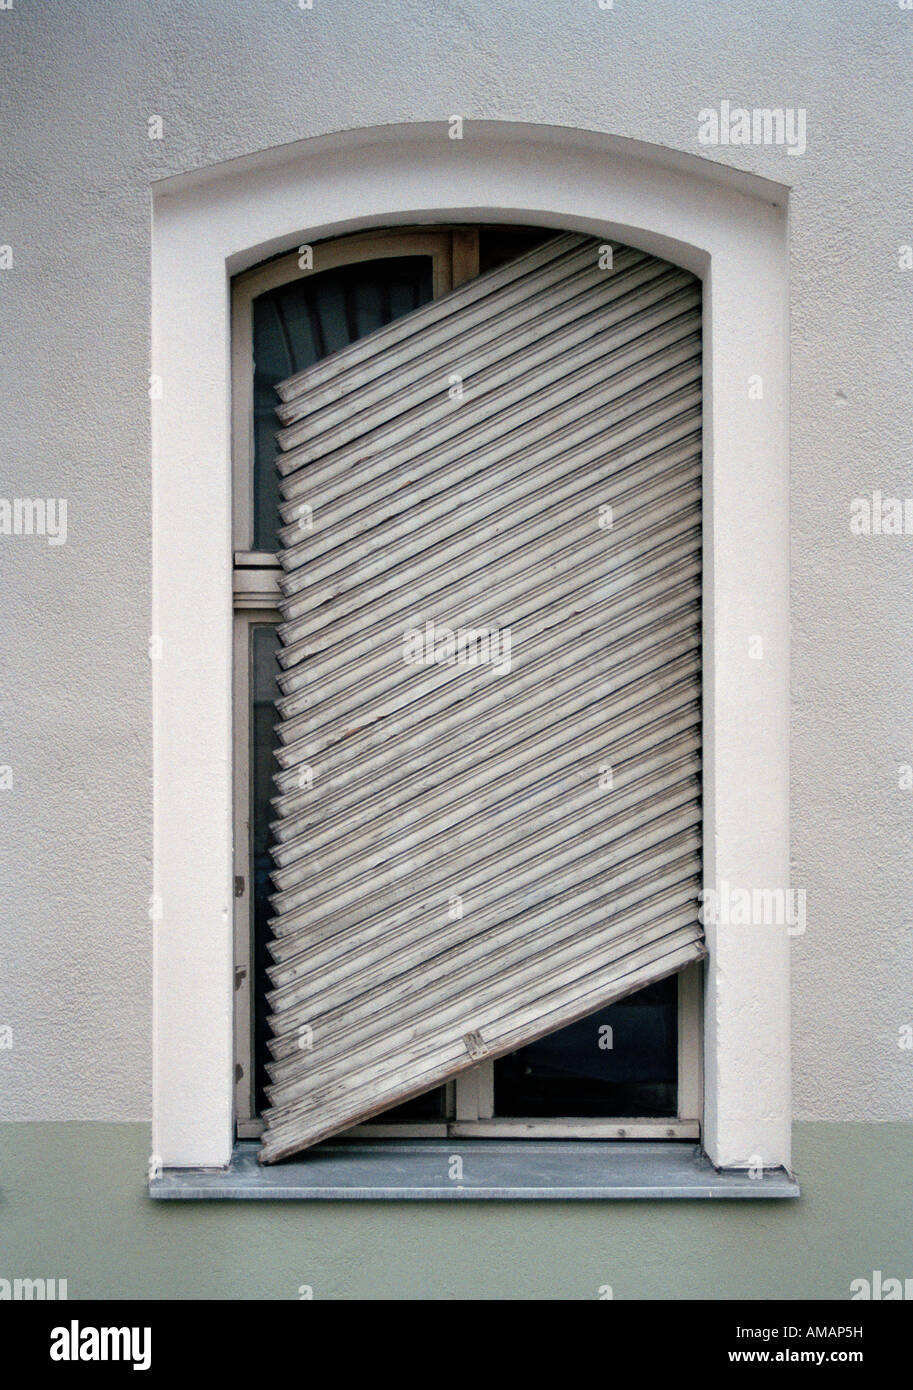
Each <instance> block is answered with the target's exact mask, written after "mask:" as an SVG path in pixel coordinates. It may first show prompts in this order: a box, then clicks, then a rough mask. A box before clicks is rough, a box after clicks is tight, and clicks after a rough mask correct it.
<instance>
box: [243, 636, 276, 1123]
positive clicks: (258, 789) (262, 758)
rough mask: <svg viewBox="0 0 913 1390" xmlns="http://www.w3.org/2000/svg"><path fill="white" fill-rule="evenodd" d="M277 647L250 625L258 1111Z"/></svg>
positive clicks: (264, 1052) (260, 1102)
mask: <svg viewBox="0 0 913 1390" xmlns="http://www.w3.org/2000/svg"><path fill="white" fill-rule="evenodd" d="M278 650H279V634H278V632H277V631H276V629H275V627H272V626H270V627H267V626H263V627H254V628H253V631H252V634H251V672H250V687H251V709H250V746H251V768H250V784H251V827H250V829H251V851H252V855H253V909H254V1089H255V1104H256V1111H257V1114H258V1115H259V1114H260V1112H261V1110H262V1109H263V1108H264V1107H265V1106H266V1104H267V1100H266V1096H265V1094H264V1091H263V1088H264V1086H265V1085H266V1083H267V1081H268V1080H269V1078H268V1076H267V1074H266V1063H267V1062H268V1060H269V1051H268V1049H267V1046H266V1044H267V1039H268V1038H269V1027H268V1025H267V1022H266V1015H267V1003H266V991H267V990H268V989H269V988H270V982H269V977H268V976H267V973H266V970H267V966H269V965H271V964H272V957H271V956H270V954H269V951H268V950H267V942H268V941H269V938H270V932H269V926H268V923H269V919H270V917H271V916H272V908H271V906H270V901H269V895H270V893H271V892H272V891H273V889H272V883H271V881H270V870H271V868H272V862H273V861H272V857H271V856H270V852H269V849H270V829H269V825H270V821H271V820H272V818H273V817H272V807H271V806H270V798H271V797H272V796H273V795H274V787H273V773H274V772H275V770H276V762H275V749H276V742H277V740H276V734H275V724H276V710H275V702H276V699H277V697H278V694H279V690H278V687H277V685H276V676H277V675H278V673H279V663H278V661H277V660H276V653H277V651H278Z"/></svg>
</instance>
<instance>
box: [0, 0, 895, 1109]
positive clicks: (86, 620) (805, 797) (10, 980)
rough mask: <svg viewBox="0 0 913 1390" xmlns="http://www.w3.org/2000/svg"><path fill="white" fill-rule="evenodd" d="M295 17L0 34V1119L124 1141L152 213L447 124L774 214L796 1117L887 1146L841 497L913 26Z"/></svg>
mask: <svg viewBox="0 0 913 1390" xmlns="http://www.w3.org/2000/svg"><path fill="white" fill-rule="evenodd" d="M313 3H314V8H313V9H312V10H299V9H298V7H297V4H296V0H245V3H241V0H180V2H178V0H156V3H155V4H149V3H148V2H147V0H104V3H102V2H101V0H95V3H88V0H13V9H12V10H4V11H0V77H2V80H0V245H3V244H9V245H11V246H12V248H13V265H12V267H11V268H9V269H4V270H0V324H2V332H0V431H2V434H0V437H2V440H3V446H4V447H3V471H2V482H0V496H3V497H14V496H20V497H21V496H33V497H34V496H42V497H66V498H67V499H68V504H69V505H68V533H69V534H68V540H67V543H66V544H65V545H61V546H53V547H52V546H49V545H48V544H47V543H46V541H45V540H44V539H43V538H40V537H35V536H32V537H25V536H20V537H8V536H0V567H2V576H3V577H2V593H3V602H4V609H3V622H2V628H0V646H2V657H3V666H2V671H0V702H2V729H0V764H2V765H9V766H10V767H11V768H12V770H13V779H14V785H13V787H12V788H11V789H9V790H3V791H0V817H2V832H0V840H2V855H3V861H2V868H0V874H2V903H3V912H2V918H3V922H2V928H0V931H2V939H0V1025H2V1024H7V1025H10V1026H11V1027H12V1028H13V1035H14V1046H13V1048H12V1049H11V1050H9V1051H3V1052H0V1107H2V1108H0V1115H2V1116H3V1117H4V1118H11V1119H15V1118H80V1119H93V1118H118V1119H119V1118H124V1119H126V1118H144V1117H145V1116H146V1115H148V1113H149V1094H150V1056H151V1045H150V1035H151V1023H150V980H151V924H150V922H149V918H148V899H149V894H150V893H151V891H152V888H151V870H150V850H151V713H150V671H149V661H148V655H147V643H148V636H149V630H150V618H149V613H150V534H149V531H150V493H151V485H150V467H149V452H150V450H149V432H150V427H149V401H148V397H147V386H148V382H147V373H148V371H149V314H150V297H149V262H150V246H149V223H150V183H151V182H152V181H153V180H156V179H159V178H162V177H164V176H166V175H170V174H176V173H182V172H185V171H189V170H193V169H199V168H203V167H205V166H208V165H211V164H215V163H217V162H219V161H222V160H226V159H229V158H233V157H236V156H239V155H244V154H247V153H249V152H252V151H256V150H261V149H264V148H268V147H271V146H274V145H278V144H281V143H284V142H288V141H293V140H298V139H301V138H303V137H307V136H310V135H319V134H323V133H325V132H327V131H332V130H336V129H340V128H346V127H357V126H373V125H382V124H388V123H390V122H395V121H432V120H438V121H441V122H442V124H443V123H444V122H446V120H447V118H448V117H450V116H452V115H455V114H459V115H463V116H464V117H465V118H467V121H468V125H467V132H466V133H467V138H471V130H472V124H471V123H472V120H473V119H482V118H484V119H496V120H510V121H527V122H529V121H532V122H542V123H545V124H550V125H569V126H580V127H585V128H590V129H594V130H601V131H606V132H611V133H615V134H618V135H622V136H631V137H635V138H638V139H641V140H646V141H650V142H654V143H656V144H659V145H666V146H670V147H673V148H675V149H678V150H682V151H685V152H687V153H690V154H695V155H702V156H704V157H708V158H713V159H721V160H724V161H725V162H727V163H730V164H731V165H733V166H734V167H737V168H741V169H744V170H747V171H751V172H755V173H759V174H762V175H764V176H766V177H769V178H772V179H776V180H778V181H780V182H783V183H787V184H790V185H791V186H792V189H793V193H792V198H791V212H790V215H791V267H792V341H791V349H792V403H793V419H792V445H791V447H792V468H793V477H792V547H793V552H792V566H793V568H792V624H793V654H792V670H793V687H794V695H793V784H792V796H793V803H792V826H793V875H794V877H793V881H794V883H795V884H796V885H798V886H801V887H804V888H806V890H807V894H808V900H807V901H808V921H807V930H806V933H805V935H804V936H802V937H798V938H794V941H793V980H794V999H793V1048H794V1098H795V1113H796V1115H797V1117H798V1118H824V1119H888V1118H913V1087H911V1086H910V1066H911V1063H910V1055H911V1054H910V1053H909V1052H904V1051H902V1050H901V1049H900V1048H899V1047H898V1029H899V1027H900V1026H901V1025H903V1024H905V1023H910V1022H913V1018H911V1015H910V1002H909V1001H910V999H911V997H913V990H911V984H913V978H911V977H913V964H911V961H913V905H911V904H913V856H911V854H910V843H911V840H910V831H909V824H910V819H911V814H913V792H905V791H902V790H900V788H899V786H898V767H899V765H900V764H903V763H913V715H911V711H913V536H908V537H888V536H872V537H860V536H854V535H852V534H851V532H850V529H849V516H850V502H851V499H852V498H853V497H856V496H864V495H866V494H871V492H872V490H873V489H881V490H882V491H883V492H884V493H885V494H886V495H894V496H899V497H902V496H904V495H906V494H911V495H913V471H911V467H910V464H911V444H910V422H911V406H910V402H911V386H910V382H911V368H913V312H911V307H913V271H906V272H905V271H902V270H901V269H899V266H898V247H899V246H900V245H903V244H909V243H911V242H913V192H911V189H913V174H911V163H913V160H911V154H910V151H911V148H913V138H911V137H913V105H911V102H910V100H909V74H910V71H911V59H913V12H910V11H904V10H901V9H900V7H899V5H898V4H897V0H830V3H826V4H825V3H820V4H819V3H803V4H802V5H801V6H800V5H795V4H794V3H791V2H789V0H779V3H772V4H768V5H763V6H762V5H758V4H756V3H754V0H725V3H720V0H712V2H711V0H708V2H707V3H704V2H703V0H697V2H695V0H691V2H690V3H688V4H683V3H669V2H668V0H649V2H648V0H615V4H614V8H613V9H611V10H609V11H603V10H601V9H599V7H598V5H597V3H596V0H548V3H547V4H546V3H545V0H454V3H448V4H447V5H446V6H445V5H443V4H437V3H434V4H433V3H431V0H428V3H416V2H415V0H410V2H409V3H407V2H406V0H389V2H388V3H383V0H374V3H371V4H367V3H362V2H361V0H358V2H357V3H356V0H313ZM724 98H729V99H731V100H733V101H734V102H741V103H743V104H745V105H748V106H774V105H781V106H792V107H798V106H802V107H804V108H805V109H806V111H807V126H808V137H807V138H808V148H807V151H806V153H805V154H804V155H802V156H801V157H790V156H789V155H788V154H787V153H786V151H785V150H784V149H783V148H779V149H778V148H770V147H762V148H728V149H725V148H717V149H712V148H707V147H703V146H701V145H699V143H698V140H697V131H698V121H697V113H698V111H699V110H700V109H701V108H703V107H708V106H714V105H718V104H719V102H720V101H721V100H723V99H724ZM152 114H158V115H161V116H162V118H163V122H164V131H163V139H162V140H160V141H156V140H150V139H149V138H148V135H147V120H148V117H149V116H150V115H152ZM505 179H506V180H509V170H506V171H505ZM301 222H302V225H306V224H307V222H308V216H307V210H306V209H303V210H302V217H301ZM189 307H190V308H191V311H192V306H189ZM734 370H738V371H744V372H745V373H746V375H747V373H748V372H749V371H750V367H748V366H746V365H745V364H741V363H740V364H734ZM188 836H192V827H191V826H188Z"/></svg>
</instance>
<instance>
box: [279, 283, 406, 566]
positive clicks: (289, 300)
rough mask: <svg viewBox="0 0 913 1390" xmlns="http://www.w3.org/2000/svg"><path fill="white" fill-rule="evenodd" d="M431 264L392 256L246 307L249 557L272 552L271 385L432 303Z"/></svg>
mask: <svg viewBox="0 0 913 1390" xmlns="http://www.w3.org/2000/svg"><path fill="white" fill-rule="evenodd" d="M432 283H433V282H432V261H431V257H430V256H394V257H390V258H386V259H379V260H375V261H361V262H359V263H358V264H357V265H350V266H342V267H340V269H338V270H327V271H324V272H323V273H322V274H319V275H308V276H304V277H303V278H302V279H300V280H293V281H292V282H291V283H290V284H288V285H279V286H278V287H277V288H276V289H274V290H268V291H267V293H266V294H261V295H258V297H257V298H256V299H255V300H254V302H253V334H254V537H253V548H254V549H255V550H275V549H276V531H277V529H278V526H279V487H278V479H277V475H276V441H275V434H276V430H277V428H278V423H277V420H276V405H277V403H278V397H277V395H276V392H275V386H276V383H277V382H280V381H283V380H284V379H285V378H286V377H287V376H291V375H292V373H293V372H300V371H302V370H303V369H304V368H305V367H310V366H311V365H312V364H313V363H314V362H319V361H320V359H321V358H322V357H326V356H328V355H329V354H330V353H332V352H338V351H339V350H340V348H343V347H346V346H347V344H349V343H351V342H353V341H354V340H355V339H356V338H361V337H363V336H364V335H365V334H366V333H372V332H373V331H374V330H375V329H376V328H381V327H382V326H383V325H384V324H385V323H389V322H390V321H391V320H392V319H395V318H399V316H400V315H401V314H407V313H409V312H410V310H412V309H416V308H418V306H419V305H420V304H425V303H426V302H427V301H428V300H429V299H431V297H432Z"/></svg>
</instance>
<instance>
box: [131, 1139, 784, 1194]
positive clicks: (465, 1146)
mask: <svg viewBox="0 0 913 1390" xmlns="http://www.w3.org/2000/svg"><path fill="white" fill-rule="evenodd" d="M257 1148H258V1145H257V1142H256V1140H252V1139H247V1140H241V1141H239V1142H238V1143H237V1144H236V1145H235V1149H234V1152H233V1154H232V1159H231V1163H230V1165H229V1167H228V1168H227V1169H225V1170H212V1169H202V1168H166V1169H165V1171H164V1172H163V1173H162V1175H161V1177H158V1178H153V1179H151V1180H150V1183H149V1195H150V1197H154V1198H155V1199H156V1200H159V1201H190V1200H194V1201H196V1200H200V1199H209V1200H216V1201H234V1200H244V1201H251V1200H257V1201H276V1200H281V1201H301V1200H306V1201H313V1200H323V1201H334V1200H341V1199H353V1198H355V1199H362V1200H369V1201H371V1200H383V1201H390V1200H394V1201H450V1202H452V1201H478V1200H486V1201H490V1200H500V1199H508V1200H514V1201H516V1200H518V1199H519V1200H527V1201H532V1200H535V1201H541V1200H543V1199H549V1198H560V1199H561V1200H564V1201H567V1200H569V1199H583V1200H586V1199H590V1200H592V1199H598V1200H603V1199H611V1200H619V1199H630V1198H640V1199H650V1198H662V1199H663V1200H667V1199H669V1198H692V1199H693V1198H708V1197H711V1198H714V1197H715V1198H736V1199H740V1198H757V1197H763V1198H770V1197H798V1195H799V1184H798V1183H797V1181H796V1179H795V1178H794V1177H793V1176H792V1174H791V1173H788V1172H787V1171H786V1169H785V1168H774V1169H767V1170H765V1172H764V1174H763V1176H761V1177H759V1178H750V1177H749V1176H748V1174H747V1173H746V1172H741V1171H737V1170H735V1169H730V1170H728V1171H724V1172H720V1171H718V1170H717V1169H716V1168H714V1167H713V1165H712V1163H710V1161H709V1159H707V1158H706V1157H705V1155H704V1154H703V1153H702V1152H701V1149H700V1146H699V1145H697V1144H692V1143H663V1144H654V1143H643V1142H641V1143H634V1142H631V1143H606V1142H596V1143H594V1142H587V1141H579V1142H571V1141H564V1140H526V1139H519V1140H512V1141H510V1142H507V1141H502V1140H492V1139H464V1140H458V1139H424V1140H401V1141H397V1140H389V1141H387V1142H377V1141H373V1142H369V1141H363V1142H347V1143H327V1144H320V1145H318V1146H317V1147H316V1148H314V1149H311V1150H309V1151H308V1152H307V1153H306V1154H304V1155H303V1156H302V1157H301V1158H299V1159H295V1160H292V1161H289V1162H286V1163H280V1164H275V1165H273V1166H270V1167H261V1166H260V1164H259V1163H258V1162H257ZM454 1156H456V1157H459V1158H460V1159H461V1160H462V1176H461V1177H460V1178H459V1179H453V1180H451V1179H450V1178H449V1177H448V1173H449V1171H451V1169H452V1168H453V1166H454V1165H452V1163H451V1159H452V1157H454Z"/></svg>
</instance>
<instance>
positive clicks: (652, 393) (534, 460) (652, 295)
mask: <svg viewBox="0 0 913 1390" xmlns="http://www.w3.org/2000/svg"><path fill="white" fill-rule="evenodd" d="M612 250H613V253H614V254H613V260H614V264H613V265H612V266H611V268H609V267H608V266H607V265H604V264H601V257H602V260H603V261H604V260H605V259H606V257H605V252H604V250H603V251H601V249H600V243H599V242H597V241H594V240H593V239H592V238H589V237H584V236H580V235H576V234H574V235H563V236H560V237H557V238H555V239H554V240H552V241H549V242H548V243H547V244H545V245H544V246H541V247H539V248H538V249H536V250H534V251H532V252H529V253H527V254H526V255H524V256H521V257H519V258H518V259H516V260H514V261H511V262H510V263H509V264H508V265H505V266H502V267H500V268H499V269H497V270H494V271H491V272H489V273H487V274H485V275H482V276H480V277H479V278H478V279H475V280H472V281H469V282H467V283H466V284H464V285H462V286H460V287H459V288H458V289H456V290H455V291H453V292H452V293H451V294H449V295H446V296H445V297H444V298H442V299H439V300H436V301H433V302H432V303H429V304H426V305H425V306H423V307H422V308H420V309H417V310H415V311H414V312H412V313H410V314H409V315H407V316H405V317H404V318H402V319H399V320H397V321H396V322H394V323H392V324H389V325H387V326H386V327H384V328H382V329H380V330H378V331H377V332H375V333H373V334H371V335H370V336H368V337H366V338H363V339H360V340H359V341H357V342H354V343H352V344H351V345H350V346H349V347H347V348H345V349H343V350H342V351H341V352H338V353H336V354H335V355H334V356H332V357H330V358H327V359H325V360H323V361H321V362H319V363H317V364H316V365H315V366H313V367H310V368H308V369H307V370H306V371H304V372H301V373H300V374H298V375H297V376H295V377H292V378H291V379H290V380H288V381H286V382H284V383H283V384H282V386H280V388H279V394H280V396H281V398H282V402H283V403H282V404H281V405H280V407H279V415H280V420H281V422H282V424H283V426H284V428H283V429H282V430H281V432H280V435H279V442H280V446H281V450H282V453H281V455H280V458H279V469H280V473H281V475H282V479H283V481H282V494H283V497H284V499H285V500H284V505H283V512H282V515H283V520H284V522H285V523H286V524H285V526H284V528H283V530H282V531H281V532H280V539H281V543H282V546H283V549H282V552H281V559H282V565H283V568H284V570H285V574H284V575H283V578H282V594H283V597H282V600H281V604H280V607H281V610H282V616H283V620H284V621H283V623H282V625H281V627H280V634H281V639H282V644H283V646H282V651H281V654H280V661H281V665H282V666H283V667H284V671H283V674H282V675H281V677H280V687H281V690H282V692H283V694H282V698H281V699H280V700H279V702H278V705H277V708H278V713H279V718H280V724H279V734H280V740H281V744H282V747H281V749H280V752H279V763H280V767H281V771H280V772H279V773H278V775H277V779H276V780H277V785H278V790H279V795H278V797H277V798H276V801H275V805H276V808H277V816H278V818H277V820H276V823H275V826H274V835H275V843H274V859H275V865H276V868H275V873H274V882H275V887H276V890H277V891H276V894H275V897H274V899H273V901H274V905H275V909H276V917H275V919H274V921H273V924H272V925H273V930H274V941H273V943H272V947H271V950H272V954H273V957H274V962H275V964H274V966H273V967H272V970H271V972H270V975H271V980H272V984H273V990H272V991H271V993H270V1008H271V1028H272V1034H273V1038H272V1042H271V1045H270V1046H271V1052H272V1055H273V1062H272V1064H271V1066H270V1068H269V1071H270V1076H271V1079H272V1085H271V1086H270V1087H269V1088H268V1096H269V1101H270V1108H269V1109H268V1110H267V1112H266V1114H265V1116H264V1120H265V1132H264V1136H263V1146H262V1152H261V1159H262V1161H264V1162H272V1161H273V1160H275V1159H278V1158H282V1157H284V1156H286V1155H288V1154H290V1153H294V1152H295V1151H297V1150H300V1149H302V1148H305V1147H306V1146H308V1145H310V1144H313V1143H315V1142H316V1141H317V1140H319V1139H322V1138H325V1137H326V1136H328V1135H331V1134H334V1133H336V1132H338V1131H340V1130H343V1129H346V1128H347V1127H348V1126H350V1125H352V1124H353V1123H355V1122H356V1121H359V1120H363V1119H365V1118H367V1117H369V1116H371V1115H374V1114H377V1113H378V1112H380V1111H382V1110H385V1109H387V1108H389V1107H390V1106H392V1105H394V1104H396V1103H398V1102H400V1101H402V1100H404V1099H407V1098H408V1097H410V1096H413V1095H416V1094H418V1093H420V1092H422V1091H426V1090H428V1089H430V1088H431V1087H433V1086H435V1085H437V1084H439V1083H440V1082H442V1081H444V1080H445V1079H446V1078H447V1077H451V1076H453V1075H455V1074H456V1073H458V1072H460V1071H462V1070H463V1069H464V1068H467V1067H470V1066H473V1065H474V1064H475V1063H476V1062H477V1061H478V1060H479V1059H480V1058H493V1057H497V1056H499V1055H501V1054H503V1053H506V1052H510V1051H513V1050H514V1049H515V1048H517V1047H519V1046H522V1045H523V1044H525V1043H528V1042H531V1041H533V1040H534V1039H536V1038H538V1037H541V1036H542V1035H544V1034H546V1033H550V1032H552V1031H554V1030H555V1029H558V1028H561V1027H563V1026H565V1025H566V1024H568V1023H570V1022H572V1021H574V1020H576V1019H578V1018H581V1017H583V1016H584V1015H586V1014H589V1013H592V1012H593V1011H595V1010H597V1009H599V1008H601V1007H602V1006H604V1005H606V1004H608V1003H610V1002H611V1001H613V1000H615V999H618V998H620V997H621V996H622V995H625V994H628V993H631V992H632V991H634V990H637V989H640V988H641V987H643V986H644V985H647V984H649V983H651V982H652V981H655V980H658V979H661V978H662V977H664V976H666V975H669V974H671V973H672V972H673V971H676V970H680V969H681V968H682V967H683V966H685V965H687V964H688V963H689V962H691V961H694V960H697V959H699V958H700V957H701V956H703V955H704V954H705V951H704V946H703V943H702V931H701V926H700V923H699V920H698V910H697V895H698V891H699V887H700V877H701V801H700V752H701V748H700V743H701V706H700V654H701V631H700V616H701V614H700V601H701V360H700V353H701V287H700V284H699V282H698V281H697V280H696V279H695V278H694V277H693V276H692V275H690V274H688V273H687V272H685V271H683V270H680V269H678V268H677V267H675V266H672V265H670V264H668V263H666V262H664V261H661V260H658V259H657V258H656V257H654V256H650V255H647V254H646V253H644V252H642V251H638V250H634V249H632V248H628V247H620V246H613V247H612ZM426 622H427V623H432V624H433V625H434V630H435V632H436V634H437V636H438V637H439V638H440V639H441V641H440V642H439V645H437V646H436V647H432V644H431V641H430V638H429V641H428V648H427V651H428V653H431V654H433V655H434V657H435V658H436V660H435V661H434V663H433V664H415V663H414V662H411V663H410V661H407V659H406V654H407V651H408V652H409V653H411V655H412V656H413V657H414V656H415V655H416V653H417V652H419V650H420V649H419V648H418V647H415V648H413V647H408V648H407V646H406V643H407V639H408V640H409V641H416V640H417V639H415V638H414V636H413V637H411V638H410V637H409V634H414V633H416V632H418V633H426V632H428V629H426V628H425V624H426ZM484 627H490V628H494V629H496V630H497V633H499V634H500V635H501V641H502V646H501V647H497V646H495V647H494V648H493V649H491V650H490V651H489V657H491V656H492V653H493V652H494V654H495V656H496V658H497V662H498V664H493V662H492V661H491V660H489V662H488V663H487V664H486V663H485V662H484V661H483V662H479V663H478V664H475V665H473V664H467V663H466V661H465V660H464V661H463V662H462V663H461V662H457V663H453V662H451V661H450V657H451V655H452V650H451V648H450V647H449V646H448V645H447V642H448V639H447V633H446V631H445V632H444V633H443V634H442V633H441V629H447V630H449V631H450V632H453V633H456V634H457V636H459V635H460V633H459V630H460V629H463V630H464V634H465V630H467V629H476V630H478V629H480V628H484ZM507 631H509V633H510V661H509V670H508V669H506V668H507V665H508V662H507V661H506V660H505V659H504V656H505V650H506V649H505V647H504V645H503V643H504V641H505V634H506V632H507ZM469 650H470V649H468V648H467V649H466V650H465V651H463V655H464V656H465V655H466V654H467V652H468V651H469ZM460 651H461V649H460V648H457V653H458V654H459V653H460ZM476 651H477V652H478V648H476Z"/></svg>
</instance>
